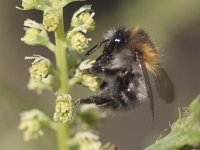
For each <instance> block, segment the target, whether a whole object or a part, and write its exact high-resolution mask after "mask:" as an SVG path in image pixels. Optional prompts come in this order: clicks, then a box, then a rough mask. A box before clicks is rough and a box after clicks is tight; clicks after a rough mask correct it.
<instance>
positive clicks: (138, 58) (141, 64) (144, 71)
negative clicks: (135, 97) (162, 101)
mask: <svg viewBox="0 0 200 150" xmlns="http://www.w3.org/2000/svg"><path fill="white" fill-rule="evenodd" d="M136 61H137V62H138V64H139V67H140V69H141V72H142V76H143V78H144V82H145V86H146V90H147V94H148V98H149V102H150V109H151V113H152V118H153V120H154V100H153V93H152V88H151V84H150V81H149V76H148V73H147V69H146V66H145V63H144V60H143V58H142V57H141V55H140V54H139V53H138V52H136Z"/></svg>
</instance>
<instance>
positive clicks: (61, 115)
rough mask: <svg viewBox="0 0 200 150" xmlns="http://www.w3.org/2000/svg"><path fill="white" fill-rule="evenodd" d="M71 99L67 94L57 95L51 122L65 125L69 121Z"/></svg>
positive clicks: (70, 116) (71, 109) (71, 107)
mask: <svg viewBox="0 0 200 150" xmlns="http://www.w3.org/2000/svg"><path fill="white" fill-rule="evenodd" d="M73 107H74V106H73V104H72V98H71V96H70V95H69V94H61V93H60V94H59V95H58V96H57V99H56V108H55V113H54V116H53V120H54V121H57V122H63V123H66V122H68V121H70V120H71V118H72V112H73Z"/></svg>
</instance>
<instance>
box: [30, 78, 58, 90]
mask: <svg viewBox="0 0 200 150" xmlns="http://www.w3.org/2000/svg"><path fill="white" fill-rule="evenodd" d="M27 88H28V89H29V90H33V91H36V92H37V94H41V93H42V92H43V90H53V89H54V77H53V76H52V75H49V76H48V77H47V78H44V79H42V80H41V81H39V82H35V81H34V80H33V79H32V78H30V79H29V82H28V85H27Z"/></svg>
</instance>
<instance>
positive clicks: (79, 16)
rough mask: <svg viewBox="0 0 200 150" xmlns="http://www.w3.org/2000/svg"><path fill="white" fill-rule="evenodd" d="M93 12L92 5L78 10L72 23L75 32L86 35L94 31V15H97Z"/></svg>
mask: <svg viewBox="0 0 200 150" xmlns="http://www.w3.org/2000/svg"><path fill="white" fill-rule="evenodd" d="M90 12H91V5H85V6H83V7H81V8H80V9H78V10H77V11H76V12H75V13H74V15H73V17H72V21H71V28H72V29H73V31H82V32H84V33H86V32H87V31H92V30H93V29H94V27H95V22H94V19H93V17H94V15H95V13H94V12H92V13H90Z"/></svg>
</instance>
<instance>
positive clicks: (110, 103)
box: [75, 96, 119, 109]
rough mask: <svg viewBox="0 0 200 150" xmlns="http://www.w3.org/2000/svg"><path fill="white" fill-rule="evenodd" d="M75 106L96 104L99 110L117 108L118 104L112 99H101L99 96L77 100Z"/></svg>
mask: <svg viewBox="0 0 200 150" xmlns="http://www.w3.org/2000/svg"><path fill="white" fill-rule="evenodd" d="M75 104H96V105H97V106H99V107H100V108H111V109H116V108H118V105H119V104H118V103H116V99H115V98H114V97H111V96H110V97H101V96H90V97H88V98H84V99H79V100H78V101H76V102H75Z"/></svg>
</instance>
